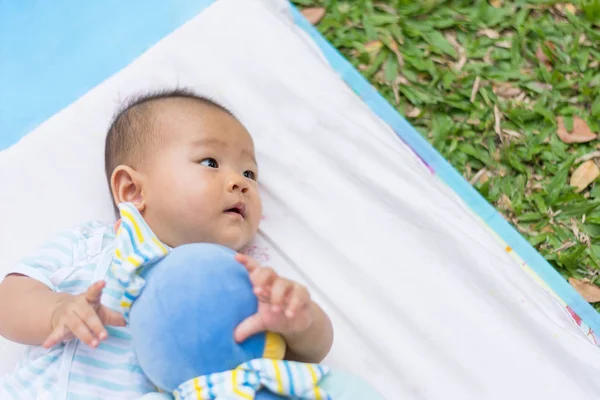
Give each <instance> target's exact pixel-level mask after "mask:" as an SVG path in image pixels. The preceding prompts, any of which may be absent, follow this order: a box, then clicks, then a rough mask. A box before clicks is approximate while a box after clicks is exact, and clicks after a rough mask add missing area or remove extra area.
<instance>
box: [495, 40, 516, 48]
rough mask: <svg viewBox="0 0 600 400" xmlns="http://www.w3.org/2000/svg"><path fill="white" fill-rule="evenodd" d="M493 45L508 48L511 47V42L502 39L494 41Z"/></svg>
mask: <svg viewBox="0 0 600 400" xmlns="http://www.w3.org/2000/svg"><path fill="white" fill-rule="evenodd" d="M494 46H496V47H500V48H502V49H510V48H511V47H512V42H511V41H510V40H502V41H500V42H496V43H494Z"/></svg>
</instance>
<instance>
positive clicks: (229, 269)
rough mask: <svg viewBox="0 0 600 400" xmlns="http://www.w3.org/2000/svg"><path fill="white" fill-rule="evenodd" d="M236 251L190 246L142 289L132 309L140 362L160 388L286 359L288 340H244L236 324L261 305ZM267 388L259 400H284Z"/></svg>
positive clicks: (151, 272) (160, 266)
mask: <svg viewBox="0 0 600 400" xmlns="http://www.w3.org/2000/svg"><path fill="white" fill-rule="evenodd" d="M234 256H235V252H233V251H232V250H229V249H227V248H225V247H222V246H218V245H213V244H205V243H198V244H189V245H184V246H181V247H178V248H175V249H173V250H172V251H171V252H170V254H169V255H168V256H167V257H165V258H164V259H162V260H160V261H159V262H158V263H156V264H155V265H153V266H151V268H148V269H147V271H146V272H145V273H143V274H142V277H143V278H144V279H145V280H146V284H145V287H144V289H143V292H142V295H141V296H140V297H139V298H138V299H137V300H136V301H135V302H134V303H133V306H132V308H131V312H130V315H129V322H130V327H131V334H132V337H133V338H134V340H133V343H134V347H135V350H136V353H137V355H138V358H139V363H140V366H141V367H142V370H143V371H144V373H145V374H146V375H147V376H148V378H149V379H150V380H151V381H152V382H153V383H154V384H155V385H156V386H157V387H158V388H159V389H161V390H163V391H166V392H169V393H173V392H174V391H175V390H176V389H177V388H178V387H179V386H180V385H181V384H182V383H184V382H186V381H189V380H192V379H194V378H197V377H200V376H204V375H209V374H213V373H217V372H222V371H229V370H232V369H235V368H236V367H238V366H239V365H240V364H243V363H245V362H247V361H250V360H253V359H259V358H276V359H281V358H283V355H284V353H285V344H284V343H283V340H282V339H281V338H280V337H279V336H278V335H275V334H270V333H263V334H258V335H255V336H253V337H251V338H249V339H248V340H246V341H245V342H243V343H241V344H238V343H236V342H235V340H234V338H233V332H234V330H235V328H236V327H237V325H238V324H239V323H240V322H242V321H243V320H244V319H246V318H247V317H249V316H251V315H253V314H255V313H256V311H257V307H258V302H257V298H256V296H255V295H254V294H253V291H252V287H251V284H250V280H249V277H248V272H247V271H246V269H245V268H244V267H243V266H242V265H241V264H239V263H238V262H237V261H236V260H235V258H234ZM281 398H282V397H280V396H278V395H275V394H272V393H270V392H268V391H266V390H261V391H259V392H258V393H257V395H256V399H261V400H262V399H264V400H267V399H281Z"/></svg>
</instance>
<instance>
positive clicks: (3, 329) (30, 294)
mask: <svg viewBox="0 0 600 400" xmlns="http://www.w3.org/2000/svg"><path fill="white" fill-rule="evenodd" d="M66 296H69V295H68V294H64V293H56V292H54V291H52V290H51V289H50V288H49V287H48V286H46V285H45V284H43V283H41V282H39V281H37V280H35V279H32V278H29V277H26V276H23V275H10V276H8V277H6V279H4V281H3V282H2V283H0V336H4V337H5V338H7V339H9V340H12V341H14V342H18V343H22V344H28V345H40V344H42V343H43V342H44V341H45V340H46V338H48V336H50V334H51V333H52V330H53V329H52V315H53V313H54V310H55V309H56V307H57V304H58V303H59V302H60V301H61V300H62V299H64V298H65V297H66Z"/></svg>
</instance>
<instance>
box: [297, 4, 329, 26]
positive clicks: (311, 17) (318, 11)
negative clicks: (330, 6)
mask: <svg viewBox="0 0 600 400" xmlns="http://www.w3.org/2000/svg"><path fill="white" fill-rule="evenodd" d="M302 15H304V18H306V19H307V20H308V22H310V23H311V24H313V25H317V24H318V23H319V22H321V20H322V19H323V17H324V16H325V9H324V8H323V7H311V8H305V9H304V10H302Z"/></svg>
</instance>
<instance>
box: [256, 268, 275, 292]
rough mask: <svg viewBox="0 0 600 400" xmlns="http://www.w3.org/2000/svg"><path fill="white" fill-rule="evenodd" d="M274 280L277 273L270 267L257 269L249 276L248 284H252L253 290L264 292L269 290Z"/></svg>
mask: <svg viewBox="0 0 600 400" xmlns="http://www.w3.org/2000/svg"><path fill="white" fill-rule="evenodd" d="M276 278H277V273H276V272H275V271H273V268H270V267H264V268H258V269H256V270H255V271H254V272H252V273H251V274H250V282H252V285H253V286H254V287H255V288H260V289H262V290H264V291H267V290H269V289H270V287H271V285H272V284H273V281H274V280H275V279H276Z"/></svg>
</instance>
